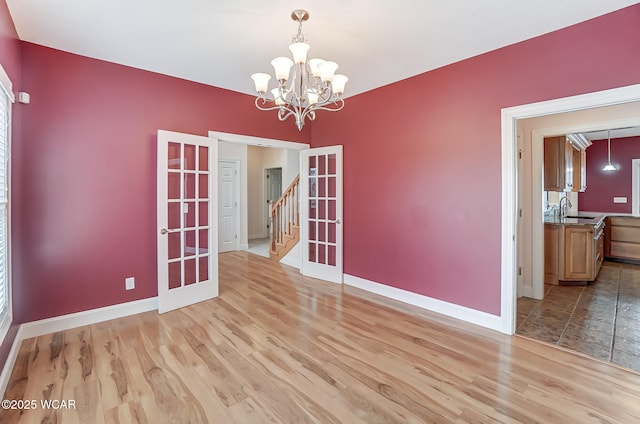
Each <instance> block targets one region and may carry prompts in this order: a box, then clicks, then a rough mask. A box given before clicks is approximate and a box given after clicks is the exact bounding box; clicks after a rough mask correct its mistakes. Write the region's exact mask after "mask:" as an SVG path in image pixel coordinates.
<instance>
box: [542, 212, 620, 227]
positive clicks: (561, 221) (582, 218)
mask: <svg viewBox="0 0 640 424" xmlns="http://www.w3.org/2000/svg"><path fill="white" fill-rule="evenodd" d="M607 216H609V215H607V214H601V213H590V212H578V213H577V214H571V215H569V216H567V217H564V218H555V217H553V216H551V217H549V216H545V218H544V223H545V224H553V225H589V226H593V227H596V226H598V225H599V224H600V223H601V222H602V221H603V220H604V219H605V218H606V217H607Z"/></svg>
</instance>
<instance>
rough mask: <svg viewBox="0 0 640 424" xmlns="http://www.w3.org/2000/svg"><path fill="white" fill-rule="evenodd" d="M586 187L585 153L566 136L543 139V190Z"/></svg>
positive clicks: (581, 188) (577, 189)
mask: <svg viewBox="0 0 640 424" xmlns="http://www.w3.org/2000/svg"><path fill="white" fill-rule="evenodd" d="M586 188H587V171H586V155H585V151H584V150H583V149H578V148H576V147H574V145H573V144H572V143H571V142H570V141H569V139H568V138H567V136H564V135H562V136H558V137H545V139H544V189H545V191H585V190H586Z"/></svg>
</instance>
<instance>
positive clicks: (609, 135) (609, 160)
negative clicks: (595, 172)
mask: <svg viewBox="0 0 640 424" xmlns="http://www.w3.org/2000/svg"><path fill="white" fill-rule="evenodd" d="M607 158H608V162H607V164H606V165H605V166H604V168H602V170H603V171H615V170H616V167H615V166H613V165H612V164H611V130H607Z"/></svg>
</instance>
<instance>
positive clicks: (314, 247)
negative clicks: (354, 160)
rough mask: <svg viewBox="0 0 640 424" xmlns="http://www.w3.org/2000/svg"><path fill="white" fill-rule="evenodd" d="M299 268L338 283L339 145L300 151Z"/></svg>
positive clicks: (340, 211)
mask: <svg viewBox="0 0 640 424" xmlns="http://www.w3.org/2000/svg"><path fill="white" fill-rule="evenodd" d="M300 193H301V196H300V242H301V246H302V262H301V268H300V271H301V273H302V274H303V275H307V276H310V277H314V278H319V279H322V280H327V281H332V282H335V283H342V146H329V147H321V148H315V149H307V150H302V151H300Z"/></svg>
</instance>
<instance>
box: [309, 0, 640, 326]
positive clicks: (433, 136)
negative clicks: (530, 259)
mask: <svg viewBox="0 0 640 424" xmlns="http://www.w3.org/2000/svg"><path fill="white" fill-rule="evenodd" d="M639 51H640V5H635V6H632V7H629V8H626V9H623V10H621V11H618V12H615V13H612V14H609V15H605V16H603V17H600V18H597V19H594V20H591V21H588V22H585V23H582V24H579V25H576V26H573V27H569V28H566V29H563V30H560V31H556V32H554V33H551V34H547V35H544V36H542V37H537V38H534V39H531V40H528V41H525V42H522V43H518V44H515V45H512V46H509V47H506V48H503V49H499V50H496V51H492V52H489V53H487V54H483V55H480V56H477V57H474V58H471V59H468V60H465V61H462V62H458V63H455V64H453V65H450V66H446V67H443V68H440V69H437V70H435V71H432V72H427V73H425V74H422V75H419V76H416V77H413V78H409V79H406V80H403V81H400V82H397V83H394V84H391V85H388V86H385V87H383V88H380V89H377V90H373V91H370V92H367V93H364V94H361V95H358V96H355V97H352V98H349V99H347V102H346V106H345V109H344V110H343V111H342V112H340V113H336V114H322V115H321V116H319V117H318V120H317V121H316V122H314V124H313V126H312V134H311V136H312V145H313V146H315V147H318V146H324V145H331V144H343V145H344V168H345V173H344V184H345V187H344V196H345V204H344V211H345V212H344V270H345V273H348V274H352V275H355V276H358V277H361V278H365V279H369V280H373V281H376V282H380V283H383V284H387V285H391V286H394V287H398V288H401V289H405V290H409V291H411V292H415V293H419V294H423V295H426V296H430V297H434V298H437V299H441V300H445V301H448V302H452V303H455V304H458V305H462V306H466V307H469V308H473V309H477V310H480V311H484V312H488V313H491V314H498V315H499V314H500V266H501V265H500V264H501V256H500V252H501V250H500V243H501V239H500V237H501V218H502V217H501V133H500V128H501V127H500V125H501V124H500V112H501V108H504V107H510V106H517V105H522V104H527V103H532V102H538V101H541V100H548V99H554V98H559V97H565V96H571V95H576V94H581V93H587V92H593V91H598V90H604V89H609V88H613V87H620V86H625V85H630V84H637V83H640V55H638V52H639ZM427 54H428V53H427ZM603 57H606V58H607V60H606V61H603V60H601V59H602V58H603ZM399 66H400V64H399Z"/></svg>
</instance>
